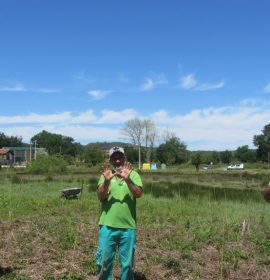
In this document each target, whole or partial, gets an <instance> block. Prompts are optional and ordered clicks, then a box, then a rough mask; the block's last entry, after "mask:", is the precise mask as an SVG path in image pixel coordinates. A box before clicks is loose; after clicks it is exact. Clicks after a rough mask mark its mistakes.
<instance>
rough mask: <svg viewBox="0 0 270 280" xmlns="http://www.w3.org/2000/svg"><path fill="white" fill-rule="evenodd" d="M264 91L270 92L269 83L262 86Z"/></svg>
mask: <svg viewBox="0 0 270 280" xmlns="http://www.w3.org/2000/svg"><path fill="white" fill-rule="evenodd" d="M263 92H264V93H270V83H269V84H267V85H266V86H265V87H264V88H263Z"/></svg>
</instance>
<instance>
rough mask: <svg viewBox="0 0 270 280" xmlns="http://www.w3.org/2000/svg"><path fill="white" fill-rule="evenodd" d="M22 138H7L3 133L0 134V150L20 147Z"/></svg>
mask: <svg viewBox="0 0 270 280" xmlns="http://www.w3.org/2000/svg"><path fill="white" fill-rule="evenodd" d="M22 144H23V143H22V137H21V136H20V137H18V136H7V135H5V134H4V133H3V132H0V148H2V147H12V146H13V147H14V146H15V147H18V146H22Z"/></svg>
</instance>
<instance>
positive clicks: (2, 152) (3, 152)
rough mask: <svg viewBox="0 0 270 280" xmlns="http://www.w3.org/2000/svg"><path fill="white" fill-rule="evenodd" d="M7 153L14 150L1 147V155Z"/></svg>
mask: <svg viewBox="0 0 270 280" xmlns="http://www.w3.org/2000/svg"><path fill="white" fill-rule="evenodd" d="M7 153H12V151H11V150H9V149H0V155H5V154H7Z"/></svg>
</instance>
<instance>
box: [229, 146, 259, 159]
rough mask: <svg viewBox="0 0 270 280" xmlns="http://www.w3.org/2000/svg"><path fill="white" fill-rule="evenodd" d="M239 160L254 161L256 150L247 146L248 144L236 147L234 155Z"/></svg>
mask: <svg viewBox="0 0 270 280" xmlns="http://www.w3.org/2000/svg"><path fill="white" fill-rule="evenodd" d="M234 156H235V157H236V158H237V159H238V160H239V161H241V162H255V161H256V152H255V151H254V150H251V149H249V148H248V145H245V146H242V147H238V148H237V150H236V151H235V155H234Z"/></svg>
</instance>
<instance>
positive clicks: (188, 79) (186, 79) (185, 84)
mask: <svg viewBox="0 0 270 280" xmlns="http://www.w3.org/2000/svg"><path fill="white" fill-rule="evenodd" d="M180 85H181V87H182V88H184V89H191V88H194V87H195V86H196V85H197V81H196V79H195V77H194V74H188V75H186V76H183V77H181V81H180Z"/></svg>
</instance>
